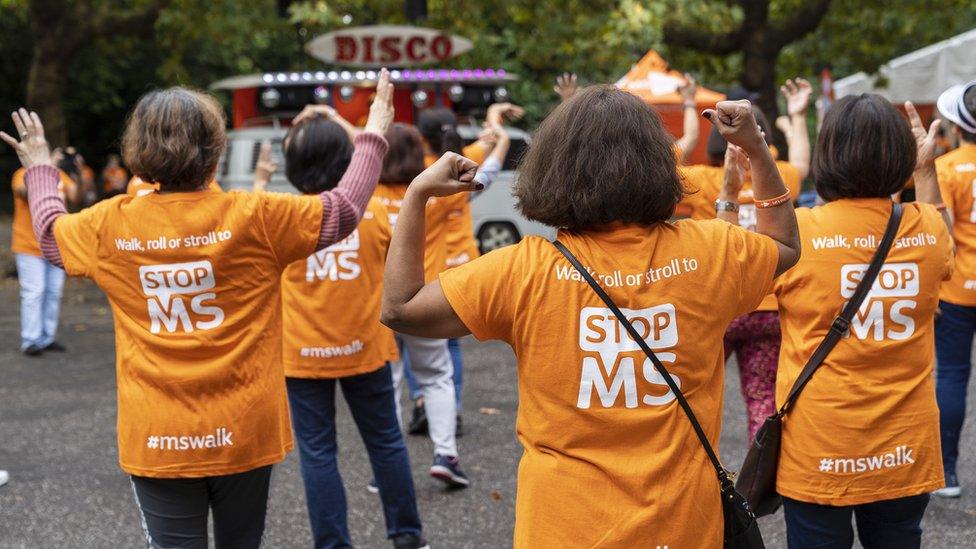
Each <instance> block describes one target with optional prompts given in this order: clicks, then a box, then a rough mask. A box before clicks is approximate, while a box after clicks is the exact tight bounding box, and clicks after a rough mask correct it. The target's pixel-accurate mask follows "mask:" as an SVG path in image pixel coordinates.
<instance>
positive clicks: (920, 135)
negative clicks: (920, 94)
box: [905, 101, 942, 170]
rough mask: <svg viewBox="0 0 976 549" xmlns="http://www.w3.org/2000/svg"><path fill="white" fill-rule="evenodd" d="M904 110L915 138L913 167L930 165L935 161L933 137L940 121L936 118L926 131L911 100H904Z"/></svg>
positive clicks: (918, 167)
mask: <svg viewBox="0 0 976 549" xmlns="http://www.w3.org/2000/svg"><path fill="white" fill-rule="evenodd" d="M905 111H906V112H907V113H908V121H909V122H910V123H911V125H912V137H914V138H915V150H916V151H918V159H917V160H916V161H915V169H916V170H917V169H920V168H924V167H926V166H930V165H931V164H932V163H933V162H935V145H936V143H935V138H936V135H937V134H938V133H939V125H940V124H941V123H942V121H941V120H939V119H938V118H936V119H935V120H933V121H932V124H931V125H929V129H928V130H927V131H926V129H925V125H924V124H922V117H921V116H919V115H918V111H916V110H915V105H913V104H912V102H911V101H906V102H905Z"/></svg>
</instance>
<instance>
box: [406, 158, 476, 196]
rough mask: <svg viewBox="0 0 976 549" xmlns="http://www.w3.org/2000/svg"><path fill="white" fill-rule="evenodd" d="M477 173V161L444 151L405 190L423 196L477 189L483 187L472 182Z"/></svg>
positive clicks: (445, 194) (446, 194)
mask: <svg viewBox="0 0 976 549" xmlns="http://www.w3.org/2000/svg"><path fill="white" fill-rule="evenodd" d="M477 173H478V163H477V162H474V161H473V160H469V159H467V158H465V157H463V156H461V155H459V154H457V153H453V152H446V153H444V155H443V156H441V157H440V158H439V159H437V162H434V163H433V164H431V166H430V167H429V168H427V169H426V170H424V171H423V172H421V173H420V175H418V176H417V177H416V178H414V180H413V182H411V183H410V185H409V187H407V190H408V191H409V192H414V193H420V196H422V197H423V198H425V199H426V198H431V197H434V196H450V195H452V194H457V193H459V192H462V191H478V190H481V189H479V188H478V187H483V186H482V185H481V184H480V183H475V182H474V176H475V174H477Z"/></svg>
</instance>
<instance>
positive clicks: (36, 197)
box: [0, 108, 68, 267]
mask: <svg viewBox="0 0 976 549" xmlns="http://www.w3.org/2000/svg"><path fill="white" fill-rule="evenodd" d="M11 118H13V121H14V126H15V127H16V128H17V133H18V134H20V141H17V140H16V139H14V138H13V137H12V136H10V135H9V134H7V133H5V132H0V139H2V140H3V141H4V142H5V143H7V144H8V145H10V146H11V147H13V148H14V150H15V151H16V152H17V157H18V158H19V159H20V163H21V164H23V166H24V167H25V168H27V173H26V174H25V175H24V183H25V185H24V186H25V188H26V189H27V200H28V204H29V205H30V212H31V219H32V221H33V225H34V236H36V237H37V241H38V242H39V243H40V245H41V253H43V254H44V258H45V259H47V260H48V261H50V262H51V263H53V264H54V265H57V266H58V267H62V266H63V262H62V261H61V253H60V252H59V251H58V245H57V242H56V241H55V240H54V221H55V220H56V219H57V218H59V217H61V216H62V215H64V214H66V213H68V210H67V208H65V205H64V200H63V199H62V198H61V195H60V194H59V193H58V182H59V181H60V179H61V174H60V172H58V169H57V168H55V167H54V165H53V163H52V160H51V148H50V147H49V146H48V143H47V139H45V138H44V125H43V124H41V119H40V117H38V116H37V113H34V112H32V113H28V112H27V110H26V109H23V108H21V109H20V110H18V111H17V112H14V113H12V114H11Z"/></svg>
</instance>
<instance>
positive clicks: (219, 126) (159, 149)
mask: <svg viewBox="0 0 976 549" xmlns="http://www.w3.org/2000/svg"><path fill="white" fill-rule="evenodd" d="M226 120H227V119H226V117H225V116H224V109H223V108H222V107H221V106H220V105H219V104H218V103H217V101H216V100H215V99H214V98H213V97H211V96H209V95H207V94H205V93H202V92H199V91H196V90H190V89H187V88H182V87H173V88H168V89H165V90H155V91H151V92H149V93H147V94H145V95H143V96H142V97H141V98H140V99H139V102H138V103H136V106H135V108H133V109H132V112H130V113H129V117H128V120H127V121H126V124H125V130H124V131H123V133H122V156H123V158H124V159H125V164H126V165H127V166H128V167H129V169H130V170H132V173H133V174H135V175H136V176H138V177H139V178H141V179H142V180H143V181H147V182H153V183H158V184H159V188H160V190H162V191H193V190H197V189H200V188H203V187H204V186H205V185H207V183H209V182H210V180H211V179H213V176H214V172H216V170H217V163H218V161H219V160H220V155H221V154H222V153H223V152H224V148H225V147H226V146H227V134H226V131H225V126H226V123H227V121H226Z"/></svg>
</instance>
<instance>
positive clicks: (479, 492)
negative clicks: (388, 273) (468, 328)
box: [0, 230, 976, 549]
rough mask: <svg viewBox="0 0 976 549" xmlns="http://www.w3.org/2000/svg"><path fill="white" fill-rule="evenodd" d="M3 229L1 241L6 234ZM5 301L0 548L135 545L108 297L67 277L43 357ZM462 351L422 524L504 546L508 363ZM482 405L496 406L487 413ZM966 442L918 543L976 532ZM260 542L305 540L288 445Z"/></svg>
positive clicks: (445, 538)
mask: <svg viewBox="0 0 976 549" xmlns="http://www.w3.org/2000/svg"><path fill="white" fill-rule="evenodd" d="M2 232H5V231H2V230H0V233H2ZM0 237H4V238H3V241H6V235H5V234H0ZM0 303H2V306H0V468H5V469H8V470H9V471H10V473H11V482H10V484H9V485H7V486H5V487H3V488H0V548H2V549H7V548H21V547H31V548H33V547H42V548H48V547H140V546H141V543H142V541H141V540H142V538H141V530H140V526H139V517H138V514H137V511H136V509H135V506H134V504H133V499H132V491H131V488H130V487H129V482H128V479H127V478H126V477H125V475H123V474H122V473H121V471H120V470H119V469H118V466H117V454H116V445H115V412H116V411H115V376H114V352H113V342H112V337H113V335H112V326H111V315H110V312H109V310H108V308H107V305H106V303H105V300H104V298H103V297H102V295H101V294H100V293H99V291H98V290H97V289H96V288H95V287H94V286H93V285H91V284H90V283H88V282H86V281H79V280H70V281H69V282H68V284H67V286H66V290H65V307H64V313H63V315H62V327H63V328H62V335H61V338H60V339H61V340H62V341H63V342H64V343H65V344H66V345H67V346H68V347H69V349H70V352H69V353H68V354H65V355H56V354H51V355H47V356H45V357H43V358H39V359H31V358H26V357H23V356H22V355H20V354H19V353H18V352H17V351H16V347H17V339H18V338H17V334H18V305H17V303H18V301H17V287H16V281H14V280H10V279H7V280H3V281H0ZM464 350H465V359H466V367H465V382H466V384H467V386H466V391H465V412H464V414H465V416H464V419H465V427H466V430H467V434H466V435H465V437H464V438H462V439H461V451H462V460H463V461H462V463H463V464H464V467H465V470H466V471H467V472H468V474H469V475H470V476H471V478H472V481H473V486H472V487H471V488H470V489H468V490H466V491H461V492H451V493H448V492H445V491H444V490H443V489H442V488H441V487H440V485H439V484H438V483H436V482H435V481H433V480H432V479H430V478H428V477H427V476H426V468H427V466H428V465H429V459H430V457H431V445H430V442H429V441H428V440H427V439H425V438H419V437H409V446H410V455H411V458H412V462H413V468H414V480H415V482H416V485H417V493H418V498H419V504H420V507H421V513H422V518H423V520H424V525H425V533H426V535H427V537H428V538H429V539H430V540H431V541H432V542H433V543H434V545H435V547H441V548H444V547H449V548H456V547H508V546H510V545H511V533H512V523H513V520H514V496H515V471H516V466H517V462H518V458H519V455H520V453H521V448H520V446H519V445H518V442H517V441H516V439H515V432H514V421H515V411H516V406H517V400H516V379H515V369H514V360H513V356H512V353H511V351H510V350H509V349H508V348H507V347H506V346H504V345H501V344H497V343H493V344H478V343H477V342H475V341H473V340H470V339H469V340H466V341H465V344H464ZM974 393H976V389H974V390H972V391H971V392H970V394H971V395H972V394H974ZM726 395H727V404H726V412H725V438H723V440H722V452H723V455H724V456H725V459H726V461H727V462H728V463H730V464H736V465H737V464H738V463H740V462H741V459H742V455H743V447H744V446H743V445H744V438H745V422H744V414H745V412H744V408H743V405H742V399H741V396H740V395H739V392H738V376H737V375H736V369H735V368H734V367H731V366H730V367H729V369H728V376H727V381H726ZM971 404H972V403H971ZM339 408H340V410H341V413H340V416H339V417H340V419H339V438H340V448H341V450H340V452H341V470H342V474H343V477H344V479H345V484H346V487H347V494H348V499H349V506H350V516H349V525H350V529H351V531H352V532H353V536H354V541H355V543H356V544H357V545H358V546H360V547H386V546H387V542H386V541H385V539H384V527H383V523H382V512H381V508H380V505H379V500H378V498H376V497H375V496H373V495H371V494H369V493H367V492H366V489H365V486H366V483H367V481H368V480H369V477H368V464H367V462H366V460H365V457H364V456H365V452H364V450H363V446H362V443H361V442H360V440H359V438H358V435H357V433H356V432H355V429H354V427H353V426H352V421H351V418H350V417H349V414H348V412H347V411H346V409H345V407H344V405H342V404H341V403H340V405H339ZM483 408H488V409H491V410H493V411H494V410H496V411H497V413H493V414H485V413H482V412H481V410H482V409H483ZM970 409H971V410H972V409H976V408H974V407H973V406H970ZM964 442H965V446H966V448H965V452H964V455H963V457H962V460H961V464H960V467H961V477H962V482H963V484H964V485H966V486H968V487H970V490H969V491H968V492H967V494H966V495H965V496H964V497H963V498H962V499H959V500H955V501H944V500H935V501H933V503H932V505H931V506H930V507H929V512H928V515H927V517H926V521H925V525H924V526H925V529H926V533H925V546H926V547H940V548H941V547H967V546H968V547H972V546H973V545H972V544H973V540H976V456H974V451H976V421H970V422H969V424H968V426H967V430H966V433H965V434H964ZM762 527H763V531H764V534H765V537H766V542H767V545H768V546H769V547H785V541H784V540H785V537H784V528H783V521H782V515H781V514H779V515H776V516H774V517H771V518H767V519H763V523H762ZM266 542H267V543H266V546H267V547H275V548H278V547H283V548H290V547H309V546H310V545H311V540H310V536H309V530H308V523H307V517H306V511H305V505H304V495H303V491H302V483H301V478H300V476H299V473H298V469H297V458H296V456H295V454H294V453H293V454H292V455H290V456H289V458H288V459H287V460H286V461H285V462H284V464H282V465H281V466H280V467H278V468H277V469H276V472H275V477H274V480H273V487H272V494H271V502H270V509H269V517H268V527H267V534H266Z"/></svg>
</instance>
